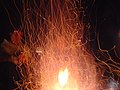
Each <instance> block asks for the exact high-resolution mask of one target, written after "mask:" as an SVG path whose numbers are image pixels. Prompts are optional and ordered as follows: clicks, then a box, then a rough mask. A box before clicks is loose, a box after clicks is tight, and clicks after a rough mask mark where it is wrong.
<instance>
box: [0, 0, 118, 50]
mask: <svg viewBox="0 0 120 90" xmlns="http://www.w3.org/2000/svg"><path fill="white" fill-rule="evenodd" d="M13 1H15V0H0V42H2V41H3V38H7V39H9V33H10V32H11V31H13V30H14V29H18V28H19V26H20V14H19V12H18V10H17V9H16V7H15V4H14V2H13ZM20 1H21V0H17V2H16V5H17V6H18V8H19V10H20V11H22V10H21V5H22V4H21V2H20ZM84 1H85V7H86V11H87V13H88V15H87V16H88V18H89V21H90V23H91V32H92V33H93V32H95V33H96V34H97V35H98V34H99V41H100V45H101V48H102V49H107V50H109V49H111V48H112V47H113V46H114V45H116V46H117V50H118V52H119V49H120V48H119V47H120V45H119V44H120V37H119V36H118V32H119V31H120V0H84ZM5 8H6V10H7V11H8V13H9V17H10V19H11V21H12V23H13V25H11V23H10V19H9V17H8V13H7V11H6V10H5ZM95 42H96V41H93V42H92V43H91V46H93V47H94V46H95V45H96V44H95Z"/></svg>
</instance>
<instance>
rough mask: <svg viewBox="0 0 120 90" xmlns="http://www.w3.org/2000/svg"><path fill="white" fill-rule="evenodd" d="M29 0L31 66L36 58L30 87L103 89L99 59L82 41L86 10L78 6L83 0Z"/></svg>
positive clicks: (27, 39) (24, 24)
mask: <svg viewBox="0 0 120 90" xmlns="http://www.w3.org/2000/svg"><path fill="white" fill-rule="evenodd" d="M28 1H29V0H28ZM28 1H27V2H24V10H25V11H24V15H23V16H24V18H23V21H22V29H24V34H25V35H24V36H25V37H24V38H25V44H26V45H27V46H28V47H29V48H30V53H31V54H30V55H31V57H30V61H29V64H30V66H31V62H34V64H33V65H32V70H33V72H34V73H33V72H32V75H31V76H33V77H32V82H34V86H33V87H32V89H30V90H101V88H100V87H101V86H100V85H99V77H98V73H99V72H97V70H98V68H97V63H96V62H95V59H94V57H93V56H92V55H91V54H90V53H89V52H88V51H87V50H86V47H85V44H83V42H82V40H83V36H84V35H83V31H84V29H85V28H84V27H85V26H84V23H83V21H82V20H83V16H84V15H83V16H82V14H81V13H80V12H84V11H79V10H78V9H77V7H81V6H79V5H81V3H80V2H79V0H48V2H45V1H46V0H40V3H39V4H38V3H36V2H35V0H33V2H32V3H29V2H28ZM30 1H31V0H30ZM80 1H81V0H80ZM75 3H77V5H76V4H75ZM31 4H32V5H31ZM33 7H34V9H33ZM82 8H83V7H82ZM79 14H80V15H79ZM81 17H82V19H81ZM26 32H27V33H26ZM26 34H27V35H26ZM35 53H37V55H38V56H36V55H35ZM65 67H66V68H65ZM61 68H62V69H61ZM30 70H31V69H30ZM30 74H31V73H30ZM26 87H27V86H26ZM27 88H29V85H28V87H27Z"/></svg>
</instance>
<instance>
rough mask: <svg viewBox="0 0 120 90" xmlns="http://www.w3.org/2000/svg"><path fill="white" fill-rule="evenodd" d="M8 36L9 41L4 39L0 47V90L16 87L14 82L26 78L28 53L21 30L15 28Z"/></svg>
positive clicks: (10, 89)
mask: <svg viewBox="0 0 120 90" xmlns="http://www.w3.org/2000/svg"><path fill="white" fill-rule="evenodd" d="M10 38H11V41H7V40H6V39H4V41H3V42H2V43H1V47H0V48H1V49H0V50H1V53H0V54H1V55H0V56H1V57H0V90H13V89H15V88H17V87H18V85H17V83H16V82H18V81H22V80H25V79H27V78H28V73H27V72H28V71H27V68H28V55H27V53H26V45H25V44H23V43H22V32H21V31H17V30H15V31H14V32H13V33H11V37H10ZM20 84H22V83H20Z"/></svg>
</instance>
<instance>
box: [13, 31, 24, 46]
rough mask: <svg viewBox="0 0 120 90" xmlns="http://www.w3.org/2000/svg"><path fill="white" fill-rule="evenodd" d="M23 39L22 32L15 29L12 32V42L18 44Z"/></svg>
mask: <svg viewBox="0 0 120 90" xmlns="http://www.w3.org/2000/svg"><path fill="white" fill-rule="evenodd" d="M21 40H22V32H21V31H17V30H15V31H14V32H13V33H12V34H11V41H12V43H14V44H15V45H17V44H19V43H20V42H21Z"/></svg>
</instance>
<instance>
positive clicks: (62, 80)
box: [58, 68, 68, 87]
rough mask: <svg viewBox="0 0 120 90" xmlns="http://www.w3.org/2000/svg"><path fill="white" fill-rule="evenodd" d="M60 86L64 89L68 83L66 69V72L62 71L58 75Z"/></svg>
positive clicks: (66, 70)
mask: <svg viewBox="0 0 120 90" xmlns="http://www.w3.org/2000/svg"><path fill="white" fill-rule="evenodd" d="M58 80H59V84H60V85H61V86H62V87H63V86H65V85H66V83H67V81H68V69H67V68H66V69H65V70H64V71H62V70H60V71H59V75H58Z"/></svg>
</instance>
